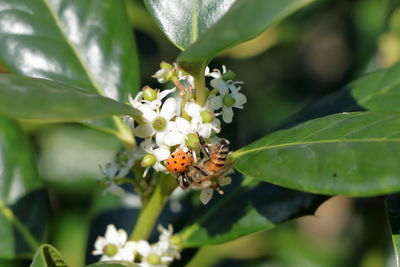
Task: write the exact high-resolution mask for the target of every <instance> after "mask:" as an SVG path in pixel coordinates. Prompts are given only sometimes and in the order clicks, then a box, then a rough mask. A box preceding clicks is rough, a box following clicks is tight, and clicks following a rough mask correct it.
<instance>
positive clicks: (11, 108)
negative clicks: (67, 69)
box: [0, 74, 141, 121]
mask: <svg viewBox="0 0 400 267" xmlns="http://www.w3.org/2000/svg"><path fill="white" fill-rule="evenodd" d="M0 113H2V114H4V115H8V116H11V117H15V118H19V119H35V120H42V121H80V120H88V119H97V118H104V117H110V116H112V115H131V116H136V115H139V114H140V113H141V112H140V111H138V110H136V109H134V108H132V107H131V106H128V105H126V104H123V103H120V102H117V101H115V100H113V99H110V98H108V97H104V96H100V95H97V94H91V93H88V92H87V91H84V90H82V89H80V88H76V87H72V86H69V85H65V84H60V83H56V82H52V81H49V80H44V79H37V78H28V77H24V76H20V75H18V74H0ZM135 114H136V115H135Z"/></svg>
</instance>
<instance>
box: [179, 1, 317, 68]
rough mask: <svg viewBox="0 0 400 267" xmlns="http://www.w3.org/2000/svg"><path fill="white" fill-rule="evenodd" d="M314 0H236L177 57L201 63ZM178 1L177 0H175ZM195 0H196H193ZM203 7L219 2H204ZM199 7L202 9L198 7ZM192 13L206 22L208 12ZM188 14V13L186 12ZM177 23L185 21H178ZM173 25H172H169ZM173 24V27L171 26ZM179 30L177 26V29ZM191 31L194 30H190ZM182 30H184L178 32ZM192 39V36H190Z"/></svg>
mask: <svg viewBox="0 0 400 267" xmlns="http://www.w3.org/2000/svg"><path fill="white" fill-rule="evenodd" d="M312 1H313V0H281V1H274V0H249V1H235V3H234V4H233V5H232V6H231V8H230V9H229V10H228V12H226V14H224V15H223V16H222V17H221V18H220V19H219V20H218V21H216V22H215V24H214V25H210V26H208V27H209V29H208V30H207V31H204V33H203V32H198V33H197V36H198V37H197V40H196V42H194V43H193V44H192V45H191V46H190V47H188V48H187V49H186V50H185V51H184V52H183V53H182V54H181V55H180V56H179V58H178V62H180V64H181V65H182V64H184V65H186V64H187V63H188V62H202V61H207V60H210V59H212V58H213V57H214V56H216V55H217V54H218V53H220V52H222V51H224V50H225V49H227V48H230V47H233V46H235V45H237V44H240V43H242V42H245V41H248V40H250V39H252V38H255V37H256V36H257V35H259V34H261V33H262V32H263V31H264V30H266V29H267V28H268V27H270V26H272V25H273V24H275V23H277V22H278V21H279V20H282V19H283V18H285V17H287V16H289V15H291V14H292V13H294V12H295V11H297V10H299V9H300V8H302V7H304V6H305V5H307V4H310V3H311V2H312ZM178 2H180V1H178ZM194 2H196V1H194ZM199 2H200V3H204V5H205V6H212V5H211V3H215V2H219V1H205V2H201V1H199ZM198 9H200V10H201V8H198ZM199 14H200V16H196V15H193V20H194V19H195V18H196V17H198V18H197V24H198V25H201V24H202V23H203V21H209V19H210V18H209V17H208V12H204V14H202V13H199ZM187 16H189V15H187ZM176 23H185V22H184V21H178V22H176ZM172 25H173V24H172ZM172 27H173V26H172ZM193 28H194V29H199V28H201V27H200V26H197V27H193ZM178 29H179V28H178ZM192 32H194V31H193V30H192ZM182 33H185V32H181V34H182ZM192 39H193V40H195V39H194V38H192Z"/></svg>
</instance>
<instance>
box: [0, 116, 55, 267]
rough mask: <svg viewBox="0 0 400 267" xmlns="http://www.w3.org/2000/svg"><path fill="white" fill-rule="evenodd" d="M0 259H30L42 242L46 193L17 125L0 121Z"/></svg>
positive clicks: (30, 152)
mask: <svg viewBox="0 0 400 267" xmlns="http://www.w3.org/2000/svg"><path fill="white" fill-rule="evenodd" d="M0 170H1V171H0V236H1V239H0V258H8V259H11V258H15V257H20V256H31V255H33V253H34V252H35V251H36V249H37V248H38V246H39V241H42V240H43V238H44V233H45V229H46V225H47V218H48V201H47V193H46V192H45V190H44V189H43V183H42V181H41V180H40V179H39V177H38V174H37V170H36V166H35V162H34V158H33V155H32V151H31V148H30V145H29V143H28V140H27V138H26V137H25V135H24V133H23V132H22V130H21V128H20V127H19V125H18V124H17V122H15V121H13V120H8V119H4V118H0Z"/></svg>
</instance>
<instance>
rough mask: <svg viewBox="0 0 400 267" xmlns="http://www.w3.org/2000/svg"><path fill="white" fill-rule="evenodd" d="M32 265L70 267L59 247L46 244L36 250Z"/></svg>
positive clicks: (33, 266) (39, 266)
mask: <svg viewBox="0 0 400 267" xmlns="http://www.w3.org/2000/svg"><path fill="white" fill-rule="evenodd" d="M30 267H68V264H67V263H66V262H65V261H64V259H63V257H62V256H61V254H60V252H58V250H57V249H55V248H54V247H53V246H51V245H48V244H44V245H41V246H40V248H39V249H38V251H37V252H36V254H35V257H34V258H33V261H32V263H31V265H30Z"/></svg>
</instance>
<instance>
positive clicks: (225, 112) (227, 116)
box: [222, 107, 233, 123]
mask: <svg viewBox="0 0 400 267" xmlns="http://www.w3.org/2000/svg"><path fill="white" fill-rule="evenodd" d="M232 118H233V110H232V108H231V107H229V108H228V107H223V108H222V119H223V120H224V122H226V123H231V122H232Z"/></svg>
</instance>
